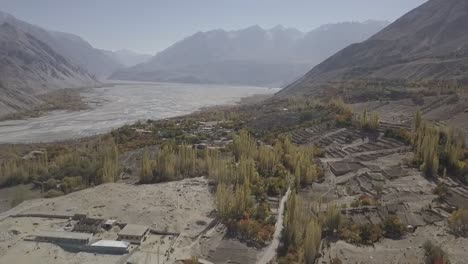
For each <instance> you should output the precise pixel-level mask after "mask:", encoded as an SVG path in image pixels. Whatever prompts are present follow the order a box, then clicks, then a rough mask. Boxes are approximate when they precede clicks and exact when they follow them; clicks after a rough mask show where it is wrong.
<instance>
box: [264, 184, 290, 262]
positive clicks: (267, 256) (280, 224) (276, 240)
mask: <svg viewBox="0 0 468 264" xmlns="http://www.w3.org/2000/svg"><path fill="white" fill-rule="evenodd" d="M290 194H291V188H289V189H288V191H287V192H286V194H285V195H284V196H283V198H282V199H281V203H280V207H279V210H278V220H277V221H276V225H275V233H274V235H273V241H271V244H270V245H269V246H268V247H267V248H266V249H265V251H264V252H263V254H262V257H261V258H260V259H259V261H257V264H268V263H269V262H270V261H271V260H273V259H274V258H275V256H276V250H277V249H278V246H279V244H280V239H281V232H282V231H283V228H284V208H285V207H286V202H287V201H288V198H289V195H290Z"/></svg>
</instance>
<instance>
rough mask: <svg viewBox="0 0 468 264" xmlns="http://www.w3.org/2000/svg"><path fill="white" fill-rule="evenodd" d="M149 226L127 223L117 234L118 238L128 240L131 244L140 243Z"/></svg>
mask: <svg viewBox="0 0 468 264" xmlns="http://www.w3.org/2000/svg"><path fill="white" fill-rule="evenodd" d="M148 230H149V228H148V227H147V226H141V225H133V224H127V225H126V226H125V227H124V228H123V229H122V231H120V232H119V234H118V239H119V240H124V241H128V242H130V243H132V244H137V245H139V244H141V241H143V239H144V238H145V236H146V234H147V233H148Z"/></svg>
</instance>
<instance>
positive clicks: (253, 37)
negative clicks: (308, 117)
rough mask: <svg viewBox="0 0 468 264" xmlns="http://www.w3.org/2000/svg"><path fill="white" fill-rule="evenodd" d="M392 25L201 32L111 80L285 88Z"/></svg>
mask: <svg viewBox="0 0 468 264" xmlns="http://www.w3.org/2000/svg"><path fill="white" fill-rule="evenodd" d="M387 24H388V22H380V21H367V22H364V23H359V22H348V23H339V24H329V25H326V26H322V27H319V28H317V29H315V30H313V31H311V32H308V33H303V32H301V31H299V30H297V29H294V28H285V27H283V26H276V27H274V28H271V29H263V28H261V27H259V26H252V27H249V28H246V29H242V30H236V31H225V30H221V29H218V30H212V31H208V32H198V33H196V34H194V35H192V36H190V37H188V38H185V39H183V40H181V41H179V42H177V43H175V44H174V45H172V46H171V47H169V48H167V49H166V50H164V51H162V52H160V53H158V54H157V55H156V56H154V57H153V58H151V59H150V60H149V61H148V62H146V63H142V64H139V65H136V66H134V67H131V68H127V69H122V70H117V71H116V72H115V73H114V74H112V75H111V77H110V78H112V79H119V80H138V81H165V82H199V83H226V84H241V85H259V86H276V87H277V86H282V85H285V84H287V83H289V82H290V81H292V80H294V79H295V78H297V77H299V76H300V75H302V74H304V73H306V71H307V70H308V69H310V67H312V66H314V65H316V64H318V63H320V62H321V61H322V60H324V59H326V58H327V57H328V56H329V55H332V54H333V53H335V52H336V51H338V50H340V49H342V48H344V47H345V46H347V45H349V44H351V43H355V42H360V41H363V40H365V39H367V38H368V37H370V36H372V35H373V34H374V33H376V32H378V31H379V30H381V29H382V28H383V27H385V26H386V25H387Z"/></svg>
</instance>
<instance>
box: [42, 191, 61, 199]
mask: <svg viewBox="0 0 468 264" xmlns="http://www.w3.org/2000/svg"><path fill="white" fill-rule="evenodd" d="M62 195H64V193H63V192H61V191H57V190H49V191H48V192H46V193H45V194H44V198H54V197H59V196H62Z"/></svg>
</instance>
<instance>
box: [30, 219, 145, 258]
mask: <svg viewBox="0 0 468 264" xmlns="http://www.w3.org/2000/svg"><path fill="white" fill-rule="evenodd" d="M114 225H118V226H121V227H122V229H121V230H120V231H119V232H118V233H117V239H116V240H98V239H93V238H94V234H95V233H98V232H100V231H101V230H103V229H104V230H109V229H111V228H112V227H113V226H114ZM148 234H149V227H147V226H142V225H134V224H121V223H117V221H115V220H112V219H111V220H101V219H93V218H87V217H81V218H80V219H79V220H78V222H77V223H76V224H75V226H74V227H73V229H72V231H40V232H37V233H36V234H34V236H33V237H29V238H27V240H30V241H36V242H47V243H53V244H56V245H58V246H60V247H62V248H64V249H66V250H69V251H74V252H89V253H98V254H127V253H129V252H130V251H131V249H132V248H135V246H132V245H140V244H141V243H142V242H143V241H145V240H146V237H147V235H148Z"/></svg>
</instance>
